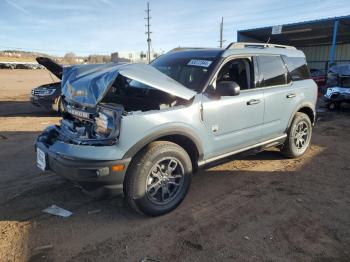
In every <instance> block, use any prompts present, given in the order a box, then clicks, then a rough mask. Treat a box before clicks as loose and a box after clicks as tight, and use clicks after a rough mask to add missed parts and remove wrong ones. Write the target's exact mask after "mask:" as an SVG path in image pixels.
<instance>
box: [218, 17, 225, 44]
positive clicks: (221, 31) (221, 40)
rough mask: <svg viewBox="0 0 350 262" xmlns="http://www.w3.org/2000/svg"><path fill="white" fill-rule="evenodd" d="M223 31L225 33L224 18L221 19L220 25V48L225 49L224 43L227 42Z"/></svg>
mask: <svg viewBox="0 0 350 262" xmlns="http://www.w3.org/2000/svg"><path fill="white" fill-rule="evenodd" d="M223 31H224V18H223V17H221V23H220V40H219V43H220V48H222V47H223V43H224V42H225V40H223V39H222V38H223Z"/></svg>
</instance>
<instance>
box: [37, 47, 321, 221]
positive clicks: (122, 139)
mask: <svg viewBox="0 0 350 262" xmlns="http://www.w3.org/2000/svg"><path fill="white" fill-rule="evenodd" d="M61 86H62V101H63V103H64V107H65V113H64V114H63V118H62V120H61V122H60V125H55V126H50V127H48V128H47V129H46V130H45V131H44V132H43V133H42V134H41V135H40V136H39V137H38V139H37V141H36V151H37V166H38V167H39V168H41V169H42V170H48V169H50V170H53V171H54V172H56V173H57V174H59V175H62V176H63V177H65V178H67V179H68V180H71V181H73V182H74V183H76V184H78V185H79V186H81V187H82V188H83V189H85V191H88V192H95V191H97V190H99V189H101V188H103V189H104V190H108V191H111V192H113V193H124V195H125V198H126V200H127V201H128V203H129V205H130V206H131V207H133V208H134V209H135V210H137V211H140V212H142V213H145V214H147V215H151V216H156V215H161V214H164V213H167V212H169V211H171V210H172V209H174V208H175V207H176V206H177V205H179V204H180V202H181V201H182V200H183V198H184V197H185V195H186V193H187V191H188V189H189V186H190V183H191V176H192V173H193V172H195V171H196V170H197V169H198V168H200V167H205V166H208V165H213V164H215V163H218V162H219V161H221V160H223V159H226V158H228V157H231V156H232V155H235V154H238V153H241V152H249V153H250V152H251V153H256V152H259V151H261V150H263V149H265V148H267V147H272V146H278V147H279V148H280V149H281V151H282V153H283V154H284V155H285V156H287V157H299V156H301V155H303V154H304V152H305V151H306V149H307V148H308V146H309V144H310V139H311V133H312V126H313V124H314V120H315V103H316V98H317V85H316V84H315V82H314V81H313V80H312V79H311V77H310V72H309V70H308V68H307V66H306V61H305V56H304V54H303V53H302V52H301V51H298V50H296V49H295V48H294V47H288V46H276V45H272V44H255V43H254V44H252V43H232V44H230V45H229V46H228V48H226V49H191V48H188V49H182V50H177V51H171V52H169V53H167V54H165V55H162V56H160V57H159V58H157V59H156V60H155V61H153V62H152V63H151V64H150V65H145V64H115V63H110V64H101V65H76V66H70V67H65V68H64V69H63V76H62V83H61Z"/></svg>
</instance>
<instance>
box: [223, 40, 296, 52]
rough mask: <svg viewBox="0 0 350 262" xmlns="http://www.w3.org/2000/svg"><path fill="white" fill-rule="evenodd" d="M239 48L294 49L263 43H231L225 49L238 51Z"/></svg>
mask: <svg viewBox="0 0 350 262" xmlns="http://www.w3.org/2000/svg"><path fill="white" fill-rule="evenodd" d="M239 48H285V49H293V50H295V49H296V48H295V47H294V46H289V45H276V44H265V43H247V42H232V43H231V44H229V45H228V46H227V47H226V50H227V49H239Z"/></svg>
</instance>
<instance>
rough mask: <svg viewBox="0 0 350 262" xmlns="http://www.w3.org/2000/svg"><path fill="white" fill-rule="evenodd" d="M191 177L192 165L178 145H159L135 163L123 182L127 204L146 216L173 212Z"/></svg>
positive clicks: (152, 145) (153, 146)
mask: <svg viewBox="0 0 350 262" xmlns="http://www.w3.org/2000/svg"><path fill="white" fill-rule="evenodd" d="M191 176H192V162H191V159H190V157H189V156H188V154H187V152H186V151H185V150H184V149H183V148H182V147H180V146H179V145H177V144H175V143H172V142H167V141H156V142H152V143H151V144H149V145H148V146H147V147H146V148H144V149H143V150H142V151H141V152H140V153H139V154H137V156H136V157H135V159H134V160H133V162H132V164H131V166H130V169H129V171H128V173H127V174H126V177H125V181H124V194H125V197H126V200H127V202H128V204H129V205H130V206H131V207H132V208H133V209H135V210H137V211H140V212H142V213H144V214H146V215H150V216H158V215H162V214H165V213H168V212H170V211H171V210H173V209H174V208H176V207H177V206H178V205H179V204H180V203H181V201H182V200H183V199H184V197H185V195H186V193H187V191H188V189H189V186H190V183H191Z"/></svg>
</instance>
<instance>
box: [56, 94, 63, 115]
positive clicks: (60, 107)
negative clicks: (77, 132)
mask: <svg viewBox="0 0 350 262" xmlns="http://www.w3.org/2000/svg"><path fill="white" fill-rule="evenodd" d="M57 109H58V113H60V114H63V113H64V106H63V102H62V98H61V97H60V98H59V99H58V102H57Z"/></svg>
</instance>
